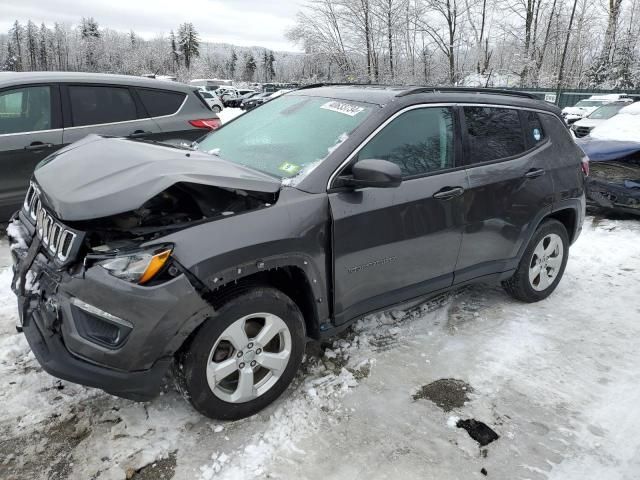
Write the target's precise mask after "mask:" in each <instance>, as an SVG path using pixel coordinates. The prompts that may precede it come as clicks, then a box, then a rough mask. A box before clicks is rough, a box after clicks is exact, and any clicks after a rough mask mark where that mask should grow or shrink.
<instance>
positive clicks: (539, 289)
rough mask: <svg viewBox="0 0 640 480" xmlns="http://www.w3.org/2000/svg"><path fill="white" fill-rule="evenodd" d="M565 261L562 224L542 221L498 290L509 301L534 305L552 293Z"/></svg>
mask: <svg viewBox="0 0 640 480" xmlns="http://www.w3.org/2000/svg"><path fill="white" fill-rule="evenodd" d="M568 258H569V236H568V235H567V229H566V228H565V227H564V225H563V224H562V223H560V222H559V221H557V220H554V219H548V220H545V221H544V222H543V223H542V224H541V225H540V226H539V227H538V230H536V232H535V234H534V235H533V238H532V239H531V241H530V242H529V245H528V246H527V249H526V250H525V252H524V255H523V256H522V259H521V260H520V264H519V265H518V268H517V270H516V272H515V273H514V274H513V277H511V278H510V279H508V280H505V281H504V282H502V286H503V287H504V289H505V290H506V291H507V293H508V294H509V295H511V296H512V297H514V298H516V299H518V300H521V301H523V302H529V303H532V302H537V301H540V300H543V299H545V298H547V297H548V296H549V295H551V293H552V292H553V291H554V290H555V289H556V287H557V286H558V283H560V279H561V278H562V275H563V274H564V269H565V267H566V265H567V259H568Z"/></svg>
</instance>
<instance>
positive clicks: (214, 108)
mask: <svg viewBox="0 0 640 480" xmlns="http://www.w3.org/2000/svg"><path fill="white" fill-rule="evenodd" d="M211 110H213V113H220V112H221V111H222V109H221V108H220V106H218V105H214V106H213V107H212V108H211Z"/></svg>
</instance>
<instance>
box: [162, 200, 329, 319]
mask: <svg viewBox="0 0 640 480" xmlns="http://www.w3.org/2000/svg"><path fill="white" fill-rule="evenodd" d="M329 220H330V217H329V208H328V199H327V195H326V194H309V193H306V192H301V191H299V190H297V189H295V188H283V189H282V191H281V193H280V196H279V198H278V201H277V203H276V204H275V205H272V206H270V207H267V208H264V209H261V210H258V211H251V212H246V213H242V214H238V215H235V216H230V217H225V218H222V219H220V220H214V221H211V222H207V223H204V224H201V225H197V226H194V227H192V228H188V229H185V230H181V231H179V232H175V233H173V234H171V235H168V236H166V237H164V238H162V239H161V241H162V242H170V243H173V244H174V245H175V247H174V255H175V257H176V259H177V260H178V262H180V264H181V265H183V266H184V267H185V268H186V269H188V270H189V271H190V272H191V273H192V274H193V275H194V276H195V277H196V278H197V279H198V280H199V281H200V282H202V283H203V284H204V285H205V286H206V287H207V289H208V290H211V291H215V290H217V289H219V288H220V287H222V286H224V285H228V284H229V283H230V282H237V281H238V280H241V279H243V278H246V277H248V276H250V275H254V274H256V273H259V272H263V271H268V270H273V269H277V268H281V267H290V266H294V267H297V268H299V269H301V270H302V271H303V272H304V274H305V275H306V277H307V280H308V283H309V285H310V286H311V289H312V292H313V295H314V298H315V300H316V304H317V305H318V310H319V311H318V319H319V320H323V319H326V318H328V316H329V311H328V305H330V302H329V301H328V300H329V299H328V292H329V291H330V290H329V287H330V285H329V279H330V271H331V270H330V259H331V257H330V255H329V254H328V252H330V231H329V228H330V222H329Z"/></svg>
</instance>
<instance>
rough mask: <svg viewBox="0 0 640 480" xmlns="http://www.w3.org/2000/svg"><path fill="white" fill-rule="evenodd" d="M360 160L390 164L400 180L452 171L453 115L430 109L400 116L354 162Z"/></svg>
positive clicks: (411, 111) (451, 112)
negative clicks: (394, 168)
mask: <svg viewBox="0 0 640 480" xmlns="http://www.w3.org/2000/svg"><path fill="white" fill-rule="evenodd" d="M364 159H378V160H388V161H389V162H393V163H395V164H397V165H398V166H399V167H400V170H401V171H402V176H404V177H411V176H414V175H424V174H427V173H431V172H435V171H438V170H444V169H447V168H452V167H453V166H454V155H453V111H452V110H451V109H450V108H435V107H431V108H418V109H415V110H409V111H408V112H405V113H403V114H402V115H400V116H399V117H397V118H395V119H394V120H393V121H392V122H391V123H389V125H387V126H386V127H384V128H383V129H382V130H381V131H380V132H379V133H378V134H377V135H376V136H375V137H374V138H373V139H372V140H371V141H370V142H369V143H367V145H365V147H364V148H363V149H362V150H360V152H358V160H364Z"/></svg>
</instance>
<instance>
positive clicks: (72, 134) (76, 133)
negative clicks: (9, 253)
mask: <svg viewBox="0 0 640 480" xmlns="http://www.w3.org/2000/svg"><path fill="white" fill-rule="evenodd" d="M62 92H63V98H64V99H65V103H64V106H65V107H66V111H65V113H66V115H65V124H66V125H65V129H64V143H65V144H67V143H72V142H75V141H77V140H80V139H82V138H84V137H86V136H87V135H89V134H92V133H96V134H101V135H114V136H119V137H131V138H148V137H150V136H151V135H153V134H157V133H159V131H160V129H159V128H158V126H157V125H156V123H155V122H154V121H153V120H152V119H151V118H149V117H148V115H147V114H146V113H145V111H144V108H143V107H142V105H141V104H140V103H139V102H138V101H137V100H136V98H135V97H134V95H133V91H132V89H131V88H129V87H128V86H126V85H103V84H89V83H83V84H65V85H63V86H62Z"/></svg>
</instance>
